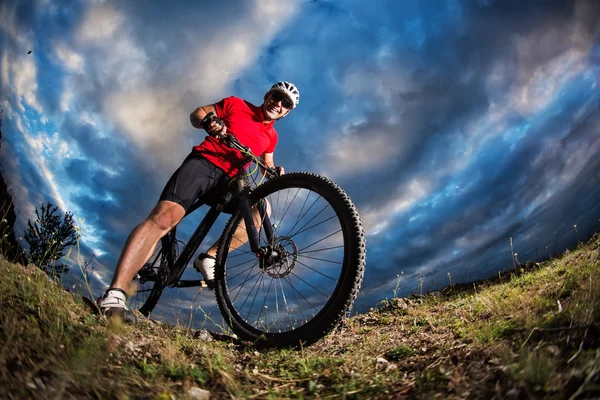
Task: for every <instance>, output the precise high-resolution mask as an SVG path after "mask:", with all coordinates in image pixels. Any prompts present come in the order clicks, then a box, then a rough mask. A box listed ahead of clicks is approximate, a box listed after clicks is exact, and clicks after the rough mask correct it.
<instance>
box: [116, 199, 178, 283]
mask: <svg viewBox="0 0 600 400" xmlns="http://www.w3.org/2000/svg"><path fill="white" fill-rule="evenodd" d="M184 216H185V210H184V209H183V207H182V206H180V205H179V204H177V203H175V202H172V201H160V202H158V204H157V205H156V206H155V207H154V209H153V210H152V212H151V213H150V215H149V216H148V218H146V219H145V220H144V221H142V223H141V224H139V225H138V226H136V227H135V228H134V230H133V231H132V232H131V234H130V235H129V237H128V238H127V241H126V242H125V246H124V247H123V251H122V252H121V257H120V258H119V262H118V263H117V269H116V271H115V275H114V276H113V280H112V283H111V284H110V287H111V288H118V289H121V290H124V291H128V289H129V285H130V284H131V281H132V280H133V277H134V276H135V274H136V273H137V272H138V271H139V270H140V269H142V267H143V266H144V263H145V262H146V261H148V259H149V258H150V255H151V254H152V252H153V251H154V248H155V247H156V244H157V243H158V241H159V240H160V238H162V237H163V236H164V235H166V234H167V233H168V232H169V231H170V230H171V229H173V227H174V226H175V225H177V224H178V223H179V221H181V219H182V218H183V217H184Z"/></svg>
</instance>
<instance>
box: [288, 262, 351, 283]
mask: <svg viewBox="0 0 600 400" xmlns="http://www.w3.org/2000/svg"><path fill="white" fill-rule="evenodd" d="M298 264H301V265H304V266H305V267H306V268H308V269H310V270H312V271H315V272H316V273H317V274H320V275H323V276H324V277H325V278H329V279H331V280H332V281H334V282H337V279H335V278H332V277H331V276H329V275H326V274H324V273H322V272H321V271H319V270H316V269H314V268H312V267H309V266H308V265H306V264H304V263H303V262H302V261H298ZM336 264H341V263H336Z"/></svg>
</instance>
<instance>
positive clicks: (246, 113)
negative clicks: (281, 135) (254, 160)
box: [193, 96, 277, 177]
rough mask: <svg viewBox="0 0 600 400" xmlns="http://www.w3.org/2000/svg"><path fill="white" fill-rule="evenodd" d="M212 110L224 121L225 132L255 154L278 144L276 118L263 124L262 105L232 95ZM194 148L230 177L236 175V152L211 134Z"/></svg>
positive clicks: (269, 151) (239, 157)
mask: <svg viewBox="0 0 600 400" xmlns="http://www.w3.org/2000/svg"><path fill="white" fill-rule="evenodd" d="M215 110H216V112H217V117H219V118H220V119H222V120H223V122H224V123H225V126H226V127H227V134H228V135H234V136H235V137H236V138H237V139H238V140H239V141H240V143H241V144H243V145H244V146H247V147H249V148H250V150H252V153H254V154H255V155H256V156H261V155H263V153H272V152H273V151H275V146H276V145H277V132H276V131H275V129H273V123H274V122H275V121H270V122H268V123H264V122H263V121H264V120H265V117H264V114H263V111H262V108H261V107H257V106H255V105H253V104H250V103H249V102H247V101H245V100H242V99H240V98H238V97H233V96H232V97H227V98H225V99H223V100H221V101H220V102H218V103H217V104H215ZM193 149H194V151H198V152H201V153H202V155H203V156H204V158H206V159H208V160H209V161H210V162H212V163H213V164H215V165H216V166H217V167H219V168H220V169H222V170H223V171H225V173H226V174H227V175H229V176H230V177H234V176H235V175H236V173H237V169H238V166H239V164H240V162H241V161H242V160H243V156H242V154H241V153H240V152H239V151H237V150H234V149H232V148H230V147H228V146H227V145H226V144H224V143H221V142H220V141H219V140H217V139H215V138H214V137H212V136H207V137H206V138H205V139H204V141H203V142H202V143H200V144H199V145H198V146H195V147H194V148H193Z"/></svg>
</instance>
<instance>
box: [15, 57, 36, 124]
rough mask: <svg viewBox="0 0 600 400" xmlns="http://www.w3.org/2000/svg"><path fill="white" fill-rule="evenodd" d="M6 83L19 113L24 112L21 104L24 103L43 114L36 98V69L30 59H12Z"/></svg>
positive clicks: (32, 60)
mask: <svg viewBox="0 0 600 400" xmlns="http://www.w3.org/2000/svg"><path fill="white" fill-rule="evenodd" d="M7 83H8V85H9V86H10V87H12V92H13V95H14V97H15V102H16V103H17V104H18V105H19V108H20V110H21V112H25V107H24V104H23V103H26V104H27V105H29V106H31V107H32V108H34V109H35V110H36V111H37V112H39V113H40V114H41V113H43V110H42V106H41V105H40V103H39V101H38V98H37V88H38V85H37V67H36V65H35V61H34V59H33V58H32V57H27V56H20V57H14V58H12V61H11V63H10V68H9V73H8V80H7Z"/></svg>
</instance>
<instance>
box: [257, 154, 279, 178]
mask: <svg viewBox="0 0 600 400" xmlns="http://www.w3.org/2000/svg"><path fill="white" fill-rule="evenodd" d="M260 158H262V159H263V161H264V162H265V164H267V167H269V168H276V167H275V161H274V159H273V153H263V155H262V156H261V157H260ZM277 169H278V170H279V175H283V174H284V173H285V170H284V169H283V167H277ZM262 173H263V175H264V174H265V171H262Z"/></svg>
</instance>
